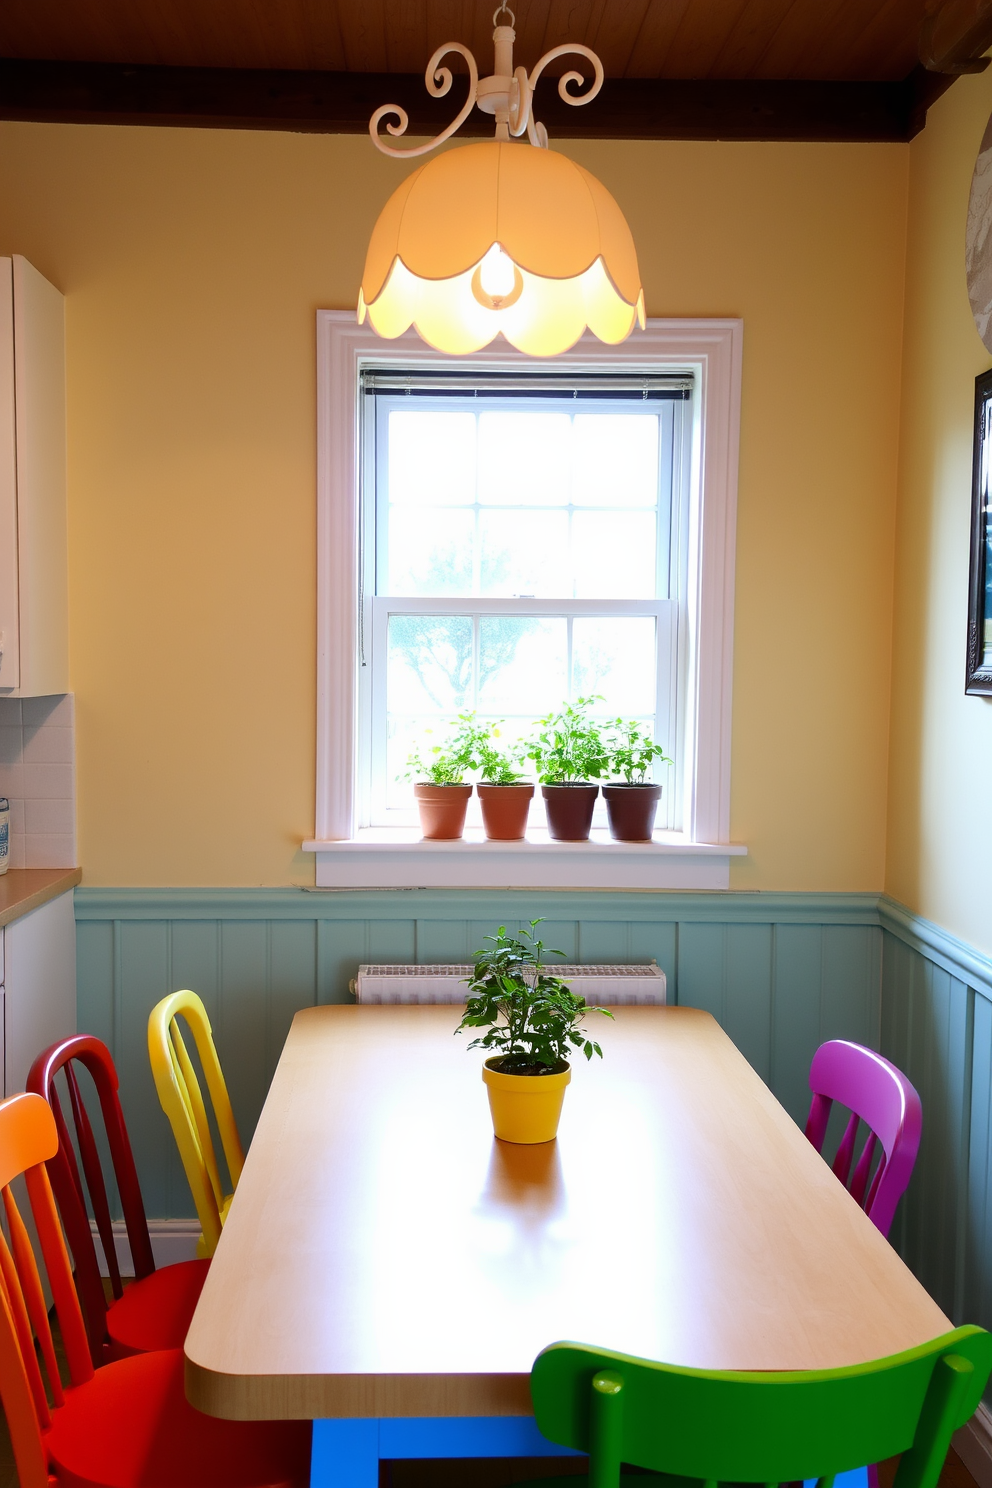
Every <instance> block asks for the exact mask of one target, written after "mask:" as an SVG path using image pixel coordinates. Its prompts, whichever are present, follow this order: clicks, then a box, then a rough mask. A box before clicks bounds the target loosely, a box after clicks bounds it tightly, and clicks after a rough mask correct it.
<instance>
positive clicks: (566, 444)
mask: <svg viewBox="0 0 992 1488" xmlns="http://www.w3.org/2000/svg"><path fill="white" fill-rule="evenodd" d="M571 424H572V421H571V419H570V418H569V416H568V414H567V413H547V412H544V411H543V410H539V409H534V410H531V411H529V412H528V411H526V410H521V411H520V412H519V413H517V412H508V413H497V412H493V413H483V414H480V416H479V500H480V501H482V502H485V503H486V504H487V505H494V506H503V505H511V506H561V505H563V504H564V503H565V502H567V501H568V488H569V474H570V471H569V465H570V460H569V451H570V449H571V443H572V439H571V435H572V429H571Z"/></svg>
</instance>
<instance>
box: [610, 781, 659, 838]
mask: <svg viewBox="0 0 992 1488" xmlns="http://www.w3.org/2000/svg"><path fill="white" fill-rule="evenodd" d="M603 795H604V796H605V798H606V815H607V817H608V818H609V822H610V836H611V837H615V838H616V840H617V841H618V842H650V841H651V833H652V832H653V831H654V819H655V816H656V814H657V811H658V802H659V801H660V799H661V786H660V785H604V786H603Z"/></svg>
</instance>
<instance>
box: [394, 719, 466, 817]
mask: <svg viewBox="0 0 992 1488" xmlns="http://www.w3.org/2000/svg"><path fill="white" fill-rule="evenodd" d="M427 732H428V733H429V732H430V730H429V729H428V730H427ZM475 732H476V724H475V719H474V717H473V715H472V714H470V713H463V714H462V715H461V716H460V717H459V718H458V719H457V720H456V723H455V725H454V731H453V732H452V733H451V735H450V737H449V738H448V739H447V740H446V741H445V743H443V744H434V745H432V746H431V747H430V748H429V749H427V750H426V752H425V753H423V754H422V753H421V751H420V748H419V747H418V748H417V749H415V750H414V751H413V753H412V754H411V755H410V757H409V759H408V760H407V770H406V774H405V775H404V777H403V778H404V779H405V780H412V781H413V782H414V785H413V794H414V797H415V799H416V802H417V810H418V811H419V813H420V829H421V831H422V832H423V834H424V838H425V840H426V841H428V842H437V841H443V842H450V841H453V840H454V839H456V838H458V837H460V836H461V835H462V833H463V832H464V830H465V812H466V810H467V809H468V800H469V796H471V794H472V786H471V784H466V783H465V773H466V771H467V770H470V769H472V763H473V762H472V750H473V747H474V744H475Z"/></svg>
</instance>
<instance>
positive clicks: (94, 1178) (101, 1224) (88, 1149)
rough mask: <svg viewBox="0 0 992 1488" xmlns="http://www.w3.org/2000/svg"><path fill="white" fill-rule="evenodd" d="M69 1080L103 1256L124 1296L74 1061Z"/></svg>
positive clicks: (97, 1159) (104, 1190) (117, 1292)
mask: <svg viewBox="0 0 992 1488" xmlns="http://www.w3.org/2000/svg"><path fill="white" fill-rule="evenodd" d="M65 1083H66V1085H67V1087H68V1090H69V1106H70V1109H71V1110H72V1119H73V1123H74V1124H75V1127H76V1140H77V1142H78V1143H79V1156H80V1160H81V1162H82V1164H83V1172H84V1173H85V1174H86V1187H87V1190H88V1192H89V1196H90V1203H91V1204H92V1206H93V1218H94V1219H95V1220H96V1228H97V1233H98V1234H99V1236H100V1243H101V1245H102V1246H103V1256H104V1260H105V1261H106V1264H107V1275H108V1276H109V1277H110V1285H111V1289H112V1291H113V1293H114V1296H115V1297H123V1295H124V1286H123V1283H122V1282H121V1273H120V1268H119V1267H118V1265H117V1246H116V1245H115V1243H114V1231H113V1225H112V1223H111V1219H110V1204H109V1202H108V1200H107V1185H106V1183H105V1182H104V1177H103V1168H102V1166H101V1163H100V1154H99V1153H98V1152H97V1150H96V1142H95V1140H94V1138H93V1128H92V1127H91V1126H90V1119H89V1117H88V1116H87V1114H86V1107H85V1106H84V1105H83V1097H82V1095H81V1094H80V1090H79V1082H78V1080H77V1079H76V1075H75V1071H74V1070H73V1068H72V1061H71V1060H69V1061H67V1063H66V1065H65Z"/></svg>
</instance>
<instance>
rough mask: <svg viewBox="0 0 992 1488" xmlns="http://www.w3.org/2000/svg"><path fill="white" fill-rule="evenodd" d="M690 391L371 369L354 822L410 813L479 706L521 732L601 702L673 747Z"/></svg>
mask: <svg viewBox="0 0 992 1488" xmlns="http://www.w3.org/2000/svg"><path fill="white" fill-rule="evenodd" d="M691 387H692V378H691V375H683V376H675V377H657V376H656V377H648V376H644V377H641V378H631V377H627V376H623V375H619V376H616V377H613V378H609V377H604V376H598V377H591V376H585V377H583V376H578V377H576V376H575V375H572V376H571V377H566V378H562V377H555V376H551V375H548V374H543V375H541V374H531V375H528V374H519V373H518V374H515V375H510V374H508V375H505V376H502V377H501V376H499V375H498V374H489V375H486V376H478V375H474V376H473V375H471V374H469V375H465V374H461V373H459V372H453V373H450V374H449V375H448V376H447V378H444V377H442V376H439V375H436V374H429V375H426V376H425V375H423V374H420V375H417V374H414V373H411V374H408V375H406V376H403V375H400V376H397V374H396V372H395V371H391V370H384V371H378V370H368V371H366V372H365V373H363V375H362V390H363V396H362V416H363V422H364V426H365V427H364V439H363V447H364V449H365V451H366V466H365V479H364V500H363V539H364V541H363V555H364V561H363V573H362V579H363V594H362V610H361V612H362V620H363V624H362V637H361V647H362V655H361V658H360V660H361V671H360V678H361V688H362V693H361V716H362V720H363V725H364V727H363V730H362V732H363V735H364V736H365V737H366V738H367V739H368V747H367V748H365V749H363V750H362V752H361V763H360V772H361V774H360V792H359V803H358V821H359V824H360V825H362V826H364V825H371V826H386V825H389V824H391V823H393V824H403V825H407V824H413V823H414V822H415V821H416V814H415V811H414V808H413V799H412V788H411V785H410V783H409V782H408V781H406V780H405V779H404V778H403V777H404V773H405V767H406V761H407V759H408V757H409V755H410V753H411V751H412V750H413V748H414V747H415V746H417V745H418V744H419V745H423V744H424V743H425V741H427V742H429V741H431V740H435V741H440V740H441V739H443V737H444V735H445V733H446V731H447V725H448V724H449V722H450V720H452V719H453V718H454V717H455V715H457V714H459V713H462V712H465V711H468V710H471V711H473V712H475V713H476V714H477V716H478V717H479V719H480V720H485V721H491V722H493V723H495V724H497V725H498V726H499V727H500V730H501V735H502V737H503V739H504V740H506V741H511V740H514V739H522V738H524V737H526V735H527V734H528V733H529V732H530V730H531V728H532V726H533V723H534V720H535V719H536V718H538V717H539V716H540V715H542V714H545V713H548V712H552V711H555V710H556V709H557V708H558V707H559V706H560V705H561V703H562V702H564V701H565V700H566V699H567V700H570V701H574V700H575V699H576V698H578V697H595V698H597V699H598V701H597V702H596V704H595V711H596V713H598V714H599V715H600V716H601V717H603V718H606V717H610V716H612V717H616V716H617V715H623V716H624V717H625V718H636V719H637V720H638V721H639V722H640V723H641V724H642V726H644V727H645V728H646V729H648V730H650V732H651V733H652V734H653V735H654V736H655V737H656V738H657V739H658V740H659V742H660V743H662V744H663V745H664V746H665V748H666V752H667V753H668V754H669V755H670V756H671V757H672V758H673V759H676V760H677V759H678V758H679V757H680V755H681V749H680V736H681V733H682V729H681V721H682V707H681V705H680V694H681V693H683V692H684V686H683V678H682V677H680V668H679V656H680V646H679V636H680V629H681V630H683V631H684V609H685V605H684V594H685V566H686V565H685V560H686V551H685V533H686V514H687V499H688V469H689V459H690V453H691V451H690V448H689V445H688V437H689V434H690V432H691V428H692V420H691V409H687V404H688V402H689V398H690V393H691ZM687 414H688V416H687ZM680 608H681V610H682V612H683V623H682V626H681V627H680ZM681 654H683V655H684V647H683V648H681ZM680 778H681V772H680V771H679V772H672V771H669V770H666V771H665V772H664V779H665V784H666V787H668V788H667V789H666V792H665V795H664V797H663V809H665V810H667V816H666V817H665V819H664V820H661V821H660V822H659V825H660V826H667V827H669V828H671V829H678V828H679V827H680V826H681V795H680V792H679V790H678V788H677V781H678V780H679V779H680ZM534 814H535V816H536V817H537V818H538V820H539V819H540V809H539V808H538V810H537V811H536V812H535V813H534Z"/></svg>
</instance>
